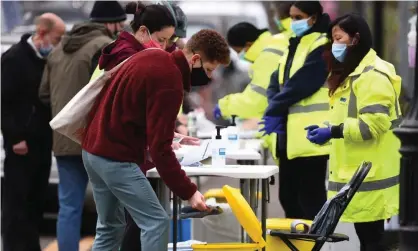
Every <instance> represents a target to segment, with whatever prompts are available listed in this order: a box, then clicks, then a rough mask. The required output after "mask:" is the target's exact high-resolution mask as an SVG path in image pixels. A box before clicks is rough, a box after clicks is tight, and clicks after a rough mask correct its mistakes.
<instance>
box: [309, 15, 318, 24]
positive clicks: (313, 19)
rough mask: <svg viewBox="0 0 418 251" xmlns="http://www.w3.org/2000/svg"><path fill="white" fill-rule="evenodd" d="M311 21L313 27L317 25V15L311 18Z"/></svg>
mask: <svg viewBox="0 0 418 251" xmlns="http://www.w3.org/2000/svg"><path fill="white" fill-rule="evenodd" d="M309 20H310V21H311V26H313V25H314V24H316V21H317V20H318V18H317V16H316V15H313V16H311V18H310V19H309Z"/></svg>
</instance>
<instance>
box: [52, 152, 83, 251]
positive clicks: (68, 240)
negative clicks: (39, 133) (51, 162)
mask: <svg viewBox="0 0 418 251" xmlns="http://www.w3.org/2000/svg"><path fill="white" fill-rule="evenodd" d="M56 159H57V165H58V175H59V184H58V198H59V212H58V222H57V240H58V248H59V250H60V251H78V248H79V242H80V230H81V217H82V214H83V206H84V197H85V194H86V187H87V182H88V176H87V173H86V170H85V168H84V165H83V160H82V158H81V156H57V157H56Z"/></svg>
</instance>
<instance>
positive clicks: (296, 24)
mask: <svg viewBox="0 0 418 251" xmlns="http://www.w3.org/2000/svg"><path fill="white" fill-rule="evenodd" d="M309 19H310V18H307V19H302V20H296V21H293V20H292V24H291V27H292V30H293V32H294V33H295V35H296V36H298V37H300V36H302V35H303V34H304V33H305V32H306V31H307V30H309V29H310V28H311V27H310V26H309V24H308V21H309Z"/></svg>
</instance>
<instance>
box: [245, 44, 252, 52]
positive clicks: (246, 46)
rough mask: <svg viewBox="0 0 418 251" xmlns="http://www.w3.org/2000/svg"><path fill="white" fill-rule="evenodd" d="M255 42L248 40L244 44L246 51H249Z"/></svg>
mask: <svg viewBox="0 0 418 251" xmlns="http://www.w3.org/2000/svg"><path fill="white" fill-rule="evenodd" d="M253 44H254V42H246V43H245V46H244V51H248V49H250V47H251V46H252V45H253Z"/></svg>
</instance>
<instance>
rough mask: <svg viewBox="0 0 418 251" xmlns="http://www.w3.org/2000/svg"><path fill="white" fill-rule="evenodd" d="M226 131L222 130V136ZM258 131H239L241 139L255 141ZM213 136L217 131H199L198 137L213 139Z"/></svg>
mask: <svg viewBox="0 0 418 251" xmlns="http://www.w3.org/2000/svg"><path fill="white" fill-rule="evenodd" d="M224 130H225V129H221V134H223V133H224ZM257 133H258V131H257V130H244V131H239V137H240V139H254V138H255V137H256V135H257ZM213 135H216V130H214V131H197V133H196V137H198V138H199V139H211V138H212V136H213Z"/></svg>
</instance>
